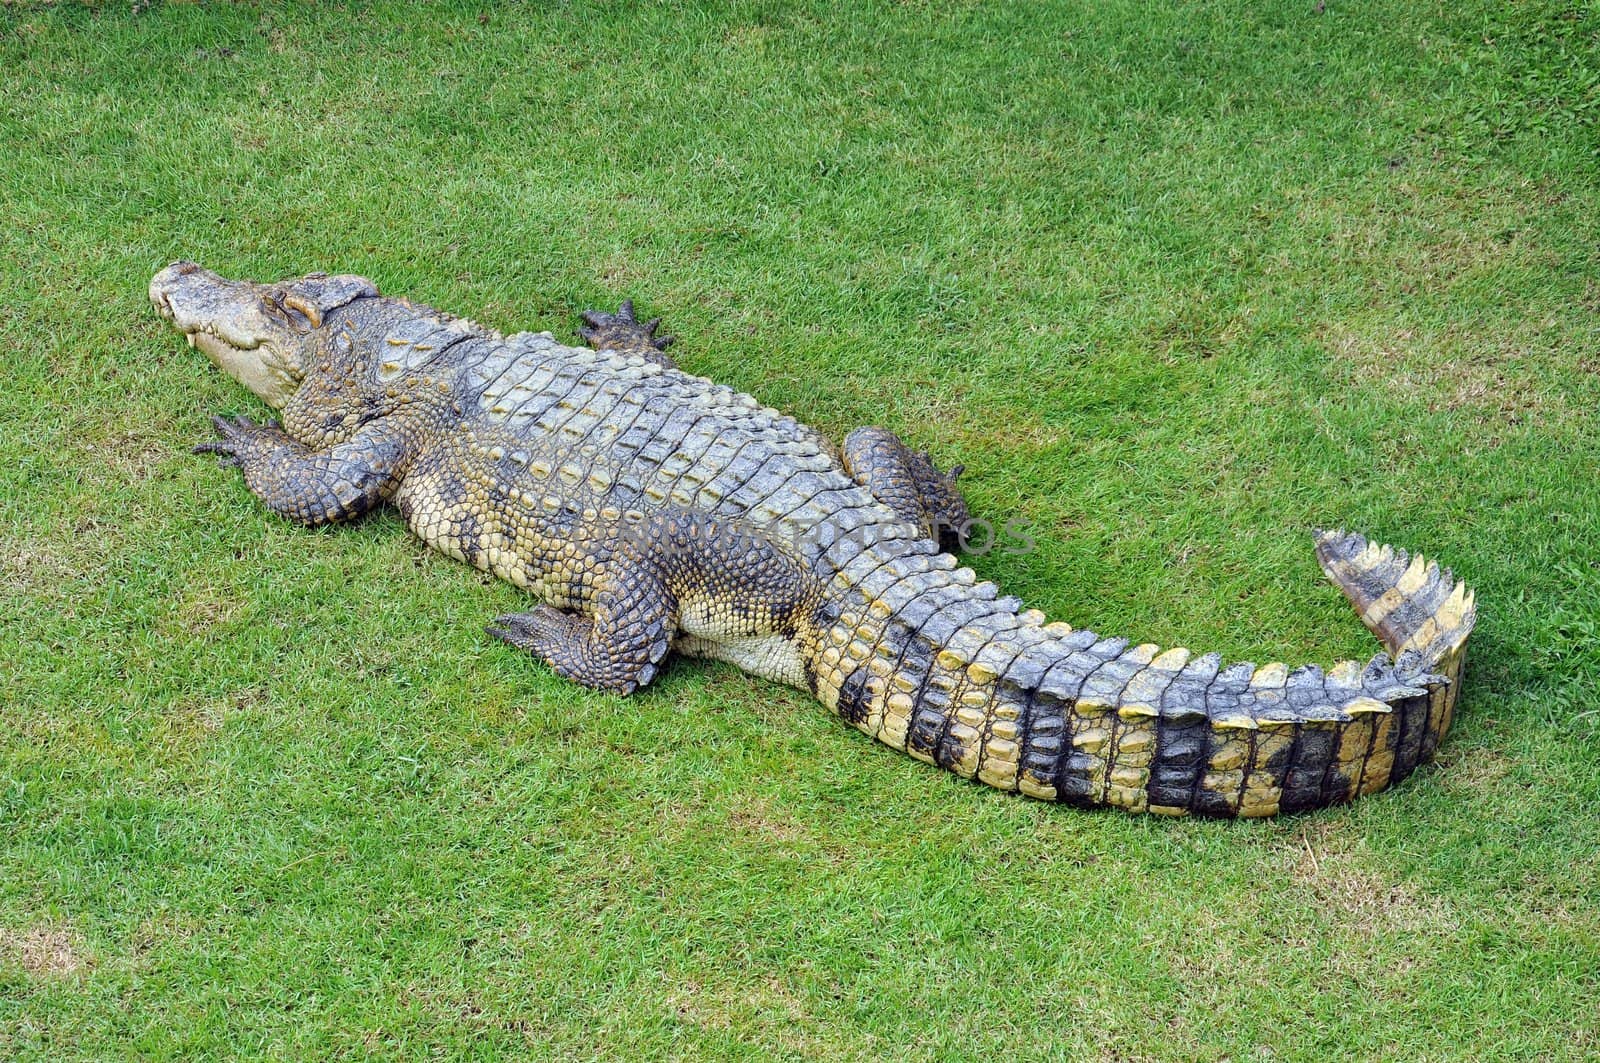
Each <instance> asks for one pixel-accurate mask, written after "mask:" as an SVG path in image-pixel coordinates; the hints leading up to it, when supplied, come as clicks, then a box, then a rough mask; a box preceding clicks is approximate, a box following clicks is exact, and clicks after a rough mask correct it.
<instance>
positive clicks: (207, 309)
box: [150, 262, 310, 408]
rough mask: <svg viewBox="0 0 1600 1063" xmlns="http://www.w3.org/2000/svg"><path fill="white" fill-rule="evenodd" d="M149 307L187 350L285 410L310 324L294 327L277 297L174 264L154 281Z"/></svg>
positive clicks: (189, 264) (184, 264)
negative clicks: (180, 335) (179, 335)
mask: <svg viewBox="0 0 1600 1063" xmlns="http://www.w3.org/2000/svg"><path fill="white" fill-rule="evenodd" d="M275 295H278V296H279V297H278V298H274V296H275ZM150 302H151V303H152V304H153V305H154V306H155V308H156V312H157V313H159V314H160V315H161V316H162V317H164V318H166V319H167V320H168V321H170V322H172V324H174V325H175V326H177V327H178V328H179V329H180V330H181V331H182V332H183V333H184V334H185V336H187V337H188V340H189V346H191V347H194V348H196V349H198V350H199V351H200V352H201V353H202V354H204V355H205V356H206V357H207V358H210V359H211V361H212V362H214V363H216V365H217V367H218V368H219V369H221V370H222V371H223V372H225V373H227V374H228V375H229V376H231V377H233V378H234V379H235V380H237V381H238V382H239V383H241V384H243V385H244V386H245V387H247V388H249V389H250V390H251V391H252V392H254V393H255V394H256V395H258V396H259V397H260V398H261V399H262V400H263V401H264V402H266V403H267V404H268V405H270V406H272V407H274V408H281V407H282V406H283V404H284V403H286V402H288V401H289V398H290V397H291V396H292V395H294V393H295V390H296V389H297V388H298V387H299V386H300V379H301V377H302V376H303V367H302V366H301V364H300V362H301V358H300V351H301V349H302V348H303V346H304V341H305V336H306V335H307V333H308V332H309V331H310V329H309V324H310V322H309V321H307V320H300V321H296V320H295V318H294V316H293V315H292V313H291V311H290V310H288V309H286V308H285V307H284V305H283V302H282V300H281V295H280V294H279V293H275V292H272V291H270V290H269V289H267V288H266V287H265V286H263V285H258V284H252V283H251V282H250V281H233V280H228V279H227V278H225V277H222V276H220V275H218V274H216V273H213V272H211V271H210V270H208V269H202V268H201V267H200V266H197V265H195V264H194V263H192V262H174V263H173V264H172V265H170V266H168V267H167V268H166V269H164V270H162V271H161V272H160V273H157V274H156V275H155V276H154V277H153V278H151V280H150ZM302 317H303V315H302Z"/></svg>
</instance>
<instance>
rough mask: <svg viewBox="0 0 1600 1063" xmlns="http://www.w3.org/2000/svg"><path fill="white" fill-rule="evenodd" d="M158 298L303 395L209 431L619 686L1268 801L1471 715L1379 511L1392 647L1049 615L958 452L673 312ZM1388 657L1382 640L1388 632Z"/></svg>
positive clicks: (1175, 798)
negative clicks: (761, 682)
mask: <svg viewBox="0 0 1600 1063" xmlns="http://www.w3.org/2000/svg"><path fill="white" fill-rule="evenodd" d="M150 294H151V299H152V301H153V302H154V304H155V306H156V308H157V309H158V311H159V312H160V313H161V314H162V315H163V316H164V317H166V318H167V319H169V320H171V321H172V322H173V323H174V324H176V325H177V326H178V327H179V328H180V329H182V330H183V331H184V332H185V333H187V334H188V335H189V337H190V341H191V343H193V344H194V345H195V346H197V347H198V348H200V349H201V350H202V351H203V352H204V353H206V354H207V355H208V356H209V357H210V358H212V360H213V361H215V362H216V363H217V364H218V365H219V366H221V367H222V368H224V369H225V370H227V371H228V372H229V373H231V374H232V375H234V376H235V377H236V378H238V379H239V380H240V381H241V382H242V383H244V384H246V386H248V387H250V388H251V390H253V391H255V392H256V394H258V395H260V396H261V397H262V398H263V399H265V400H266V401H267V402H268V403H269V404H271V405H273V406H275V407H278V408H279V409H280V410H281V415H282V425H281V426H278V425H271V424H269V425H256V424H253V423H251V422H250V421H248V420H245V419H243V418H237V419H234V420H224V419H221V418H217V419H215V423H216V426H217V429H218V432H219V436H220V438H219V440H218V441H217V442H215V443H208V444H204V445H202V446H201V447H199V448H197V449H199V450H202V451H207V452H211V453H216V454H218V455H220V456H221V457H222V458H223V459H224V460H225V461H226V462H228V463H231V464H236V465H238V466H239V467H240V469H241V470H242V471H243V473H244V476H245V481H246V483H247V485H248V486H249V487H250V489H251V491H252V492H254V493H255V494H256V495H257V496H259V497H260V498H261V499H262V501H263V502H265V503H266V504H267V505H268V506H269V507H271V508H272V509H273V510H274V511H276V512H278V513H281V514H283V515H284V516H286V517H288V518H290V519H292V520H296V521H299V522H301V523H304V524H308V525H315V524H323V523H330V522H337V521H344V520H350V519H353V518H356V517H359V516H361V515H362V514H364V513H366V512H368V511H370V510H371V509H373V508H374V507H376V506H378V505H382V504H386V503H392V504H394V505H395V506H397V507H398V508H399V510H400V513H401V514H402V516H403V517H404V519H405V521H406V523H407V525H408V526H409V527H410V528H411V529H412V530H413V531H414V532H415V533H416V534H417V535H418V536H420V537H421V538H422V539H423V540H425V541H426V542H427V543H429V544H430V545H431V546H433V547H435V548H436V549H438V550H441V551H443V552H444V553H446V554H449V555H450V556H452V557H456V558H460V559H462V560H464V561H467V562H469V563H471V564H473V565H476V566H478V567H479V568H483V569H487V570H489V571H492V572H494V573H496V574H497V575H499V576H501V577H502V578H504V579H507V580H509V581H511V582H512V583H515V584H516V585H518V586H519V587H522V588H524V589H526V590H527V591H529V592H530V594H532V595H533V596H534V597H535V598H537V599H539V601H540V602H541V603H542V604H540V605H539V606H538V607H537V608H534V609H532V610H530V611H528V612H525V613H518V614H514V615H511V616H505V617H501V618H500V619H499V620H498V621H496V623H495V625H494V626H493V627H491V629H490V630H491V633H493V634H494V635H496V636H497V637H499V638H501V639H503V640H504V641H506V642H507V643H509V644H511V645H513V646H516V647H519V648H521V649H524V650H526V651H528V652H529V653H531V654H533V655H534V656H536V657H538V658H540V659H542V660H544V661H546V662H547V663H549V664H550V666H551V667H552V668H554V669H555V670H556V671H557V672H559V673H560V674H562V675H564V676H567V677H568V678H571V679H574V680H576V681H577V682H580V683H584V684H586V685H589V686H592V687H596V688H601V689H607V690H613V691H616V692H619V693H629V692H631V691H633V690H635V689H637V688H638V687H639V686H642V685H644V684H645V683H648V682H649V681H650V680H651V679H652V678H653V677H654V675H655V674H656V672H657V670H658V668H659V666H660V664H661V661H662V659H663V658H664V657H665V655H666V654H667V653H668V652H669V651H676V652H679V653H683V654H689V655H693V656H700V657H709V658H716V659H720V660H726V661H731V662H733V663H735V664H737V665H739V666H740V667H742V668H744V669H746V670H747V671H750V672H752V673H754V674H757V675H761V676H765V677H768V678H771V679H775V680H779V681H782V682H786V683H790V684H793V685H795V686H799V687H802V688H805V689H809V690H811V691H813V692H814V693H815V694H816V695H817V697H818V698H819V699H820V700H821V701H822V703H823V704H824V705H825V706H827V707H828V708H830V709H832V710H834V711H836V712H838V713H839V714H840V715H841V716H843V717H844V718H845V719H846V720H848V721H849V722H851V723H852V724H854V725H855V726H856V727H858V728H860V729H861V730H862V731H864V732H866V733H867V734H869V735H871V736H873V737H874V738H876V739H878V740H879V741H881V742H884V743H885V744H887V745H890V746H893V747H895V748H897V749H903V750H905V751H906V752H908V753H910V754H911V755H912V756H913V757H917V758H918V759H922V760H926V761H928V762H930V763H934V764H938V765H940V766H942V767H945V768H948V769H949V770H951V771H954V772H956V773H958V774H960V775H963V776H966V777H969V778H974V777H975V778H977V779H979V780H981V781H983V782H985V783H988V784H989V785H991V786H995V787H998V788H1000V789H1003V790H1011V791H1017V792H1021V793H1025V794H1028V795H1030V796H1033V797H1038V798H1044V799H1050V800H1059V801H1063V802H1067V803H1071V804H1075V805H1084V806H1097V805H1111V806H1115V807H1120V808H1124V809H1127V810H1129V811H1141V812H1142V811H1152V812H1162V813H1169V814H1187V813H1198V814H1204V815H1217V816H1234V815H1242V816H1261V815H1270V814H1273V813H1276V812H1280V811H1285V812H1287V811H1298V810H1301V809H1308V808H1315V807H1321V806H1324V805H1329V804H1335V803H1338V802H1342V801H1347V800H1350V799H1352V798H1354V797H1356V796H1358V795H1360V794H1365V793H1370V792H1372V791H1374V790H1377V789H1380V788H1382V787H1384V786H1387V785H1390V784H1392V783H1394V782H1398V781H1399V780H1401V779H1403V778H1404V777H1405V776H1406V775H1407V774H1409V773H1410V772H1411V771H1412V770H1413V769H1414V768H1415V767H1416V765H1417V764H1419V763H1421V762H1422V761H1424V760H1426V759H1427V758H1428V757H1430V756H1431V755H1432V753H1433V751H1434V749H1435V747H1436V746H1437V744H1438V742H1439V740H1440V738H1441V737H1442V736H1443V735H1444V733H1445V731H1446V730H1447V729H1448V727H1449V725H1450V720H1451V716H1452V714H1453V712H1454V707H1455V701H1456V696H1457V690H1458V685H1457V682H1456V681H1457V680H1458V679H1459V677H1460V673H1461V663H1462V654H1463V648H1464V645H1465V642H1466V638H1467V635H1468V634H1469V633H1470V631H1471V628H1472V624H1473V621H1474V618H1475V611H1474V607H1473V602H1472V596H1471V593H1470V592H1469V591H1468V590H1467V589H1466V588H1465V586H1464V585H1462V584H1459V583H1456V582H1455V581H1454V580H1452V579H1451V577H1450V575H1449V573H1448V572H1444V571H1441V570H1440V569H1439V568H1438V567H1437V566H1435V565H1431V564H1428V563H1426V562H1424V561H1423V560H1422V559H1421V558H1417V559H1416V560H1415V561H1409V560H1408V559H1407V557H1406V555H1405V554H1404V553H1401V552H1397V551H1394V550H1392V549H1391V548H1389V547H1378V546H1370V545H1368V544H1367V543H1366V541H1365V540H1363V539H1362V538H1360V537H1359V536H1354V535H1344V534H1342V533H1326V534H1322V535H1320V536H1319V538H1318V554H1319V557H1320V559H1321V561H1322V564H1323V567H1324V570H1325V571H1326V572H1327V573H1328V575H1329V576H1330V578H1332V579H1333V581H1334V582H1335V583H1336V584H1337V585H1338V586H1339V587H1340V588H1341V589H1342V590H1343V591H1344V592H1345V594H1346V596H1347V597H1349V598H1350V600H1351V601H1352V602H1353V603H1354V604H1355V606H1356V608H1357V609H1358V611H1360V612H1361V614H1362V617H1363V620H1364V621H1365V622H1366V623H1367V625H1368V627H1369V628H1371V629H1372V630H1373V631H1374V632H1375V633H1376V634H1377V635H1378V636H1379V638H1380V639H1381V640H1382V641H1383V643H1384V646H1385V648H1386V649H1387V651H1388V654H1387V655H1385V654H1380V655H1378V656H1377V657H1374V658H1373V659H1372V661H1370V662H1368V663H1367V664H1365V665H1363V664H1360V663H1357V662H1346V663H1344V664H1341V665H1338V666H1335V667H1334V668H1332V669H1330V670H1329V671H1327V672H1324V671H1323V670H1322V669H1320V668H1317V667H1316V666H1306V667H1303V668H1297V669H1294V670H1292V671H1291V670H1290V669H1288V668H1287V667H1285V666H1284V665H1281V664H1268V665H1265V666H1262V667H1260V668H1257V667H1255V666H1254V665H1251V664H1237V665H1233V666H1231V667H1224V666H1223V665H1222V662H1221V661H1220V659H1219V658H1218V657H1217V656H1216V655H1215V654H1211V655H1206V656H1202V657H1191V655H1190V653H1189V651H1188V650H1184V649H1172V650H1167V651H1166V652H1161V651H1160V650H1159V649H1158V648H1157V647H1155V646H1152V645H1140V646H1134V647H1129V646H1128V644H1127V642H1126V640H1122V639H1102V638H1100V637H1099V636H1097V635H1095V634H1094V633H1092V632H1088V631H1078V630H1074V629H1072V628H1071V627H1069V626H1067V625H1065V624H1059V623H1057V624H1048V623H1045V620H1044V617H1043V615H1042V614H1039V613H1038V612H1036V611H1032V610H1028V611H1023V610H1022V609H1021V606H1020V603H1018V602H1017V601H1016V600H1015V599H1010V598H1002V597H1000V596H999V595H998V592H997V591H996V589H995V588H994V586H993V584H990V583H983V582H979V581H977V580H976V578H975V577H974V576H973V574H972V572H971V570H970V569H966V568H959V567H957V562H956V560H955V558H954V557H952V556H951V555H950V554H948V553H943V552H941V550H940V545H939V542H938V541H937V537H938V536H940V535H941V533H943V532H947V531H949V530H950V529H951V528H952V527H955V528H959V526H960V525H961V523H963V522H964V521H965V519H966V507H965V504H964V502H963V501H962V499H961V496H960V495H959V493H958V492H957V491H956V490H955V487H954V480H955V472H958V471H959V470H955V472H952V473H950V474H944V473H940V472H939V471H938V470H937V469H936V468H934V466H933V465H932V463H931V461H929V460H928V458H927V456H926V455H924V454H915V453H913V452H911V451H910V450H908V449H907V448H906V447H905V446H904V445H903V444H902V443H901V442H900V441H899V440H898V439H897V438H895V437H894V436H893V435H892V434H890V433H887V432H884V431H883V430H881V429H858V430H857V431H856V432H854V433H852V434H851V436H850V438H849V439H847V440H846V445H845V447H844V449H843V453H842V454H840V453H839V452H838V451H837V450H836V449H835V448H834V447H833V446H832V445H831V444H830V443H829V442H828V441H827V440H826V439H824V438H823V437H822V436H821V435H820V434H819V433H817V432H816V431H815V430H813V429H810V428H807V427H806V426H804V425H801V424H799V423H798V422H796V421H795V420H793V419H792V418H790V417H786V416H783V415H781V414H779V413H777V412H776V411H774V410H771V409H767V408H765V407H762V406H761V405H760V404H759V403H758V402H756V400H754V399H752V398H750V397H749V396H747V395H741V394H738V393H736V392H733V391H732V390H730V389H728V388H725V387H721V386H719V385H716V384H712V383H711V382H710V381H708V380H705V379H703V378H699V377H693V376H689V375H687V374H685V373H683V372H680V371H679V370H677V369H676V368H675V367H674V366H673V364H672V362H671V360H670V359H669V358H668V357H667V356H666V355H665V353H664V351H665V347H666V344H667V342H669V341H668V340H667V339H665V338H657V337H656V335H655V331H656V326H657V324H658V322H648V323H640V322H638V321H636V320H635V318H634V315H633V308H632V306H631V304H624V307H623V309H622V312H620V313H619V314H617V315H609V314H599V313H595V312H592V311H591V312H587V313H586V314H585V315H584V320H585V322H586V323H587V325H588V328H587V329H586V330H585V331H584V333H583V334H584V336H585V338H586V339H588V340H589V341H590V342H591V343H592V344H593V345H594V348H593V349H591V348H581V347H568V346H564V345H562V344H560V343H558V342H556V341H555V340H554V339H553V338H552V337H550V336H549V335H548V334H538V335H534V334H528V333H519V334H517V335H514V336H501V335H500V334H498V333H495V332H492V331H490V330H488V329H485V328H482V327H480V326H477V325H474V324H472V323H471V322H469V321H464V320H460V319H456V318H452V317H449V316H448V315H444V314H440V313H438V312H436V311H434V310H431V309H429V308H427V307H423V306H417V305H414V304H412V303H409V302H407V301H405V300H400V299H387V298H383V297H381V296H380V295H379V294H378V292H377V289H376V287H375V286H374V285H372V283H371V282H370V281H367V280H365V279H364V278H359V277H327V276H324V275H320V274H312V275H310V276H308V277H304V278H300V279H296V280H289V281H284V282H282V283H280V284H277V285H258V284H252V283H250V282H247V281H229V280H226V279H224V278H222V277H220V276H218V275H216V274H214V273H210V272H209V271H206V270H203V269H200V268H199V267H198V266H194V265H192V264H190V263H177V264H175V265H173V266H170V267H168V268H167V269H165V270H163V271H162V272H161V273H159V274H157V276H156V277H155V279H154V280H152V282H151V287H150ZM1391 658H1392V659H1391Z"/></svg>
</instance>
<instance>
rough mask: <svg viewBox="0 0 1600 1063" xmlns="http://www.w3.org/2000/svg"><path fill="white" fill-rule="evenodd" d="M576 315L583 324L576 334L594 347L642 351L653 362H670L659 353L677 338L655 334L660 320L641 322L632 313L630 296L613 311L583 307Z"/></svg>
mask: <svg viewBox="0 0 1600 1063" xmlns="http://www.w3.org/2000/svg"><path fill="white" fill-rule="evenodd" d="M578 316H579V317H580V318H582V319H583V323H584V325H585V327H584V328H581V329H579V330H578V335H579V336H580V337H581V338H582V339H583V341H584V342H585V343H587V344H588V345H589V346H591V347H593V348H594V349H595V350H597V351H621V352H624V353H628V354H642V355H644V356H645V357H647V358H650V359H651V360H652V361H656V362H660V363H662V364H664V365H671V364H672V363H671V361H670V360H669V359H667V358H664V357H662V356H661V355H660V352H661V351H664V350H666V349H667V348H668V347H670V346H672V345H673V343H675V342H677V337H676V336H657V335H656V330H657V329H659V328H660V327H661V319H660V318H659V317H653V318H651V319H650V320H649V321H640V320H639V319H638V318H637V317H635V316H634V310H633V300H632V299H624V300H623V301H622V305H621V306H619V307H618V308H617V312H616V313H615V314H608V313H606V312H604V311H602V310H585V311H584V312H583V313H581V314H579V315H578Z"/></svg>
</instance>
